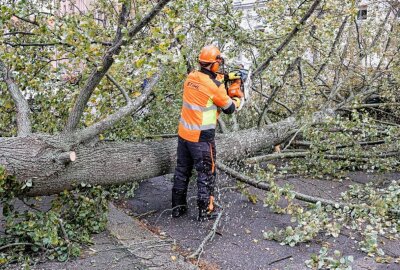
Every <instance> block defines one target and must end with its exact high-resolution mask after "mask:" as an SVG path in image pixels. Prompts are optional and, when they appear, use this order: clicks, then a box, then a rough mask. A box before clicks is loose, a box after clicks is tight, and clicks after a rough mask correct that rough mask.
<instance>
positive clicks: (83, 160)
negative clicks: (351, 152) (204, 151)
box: [0, 117, 299, 196]
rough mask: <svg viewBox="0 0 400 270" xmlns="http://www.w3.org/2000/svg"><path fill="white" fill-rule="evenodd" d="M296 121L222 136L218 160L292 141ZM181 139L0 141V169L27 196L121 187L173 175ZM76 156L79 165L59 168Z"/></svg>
mask: <svg viewBox="0 0 400 270" xmlns="http://www.w3.org/2000/svg"><path fill="white" fill-rule="evenodd" d="M298 125H299V124H298V122H297V121H296V119H295V118H294V117H290V118H287V119H285V120H283V121H280V122H277V123H274V124H272V125H268V126H265V127H264V128H263V129H260V130H257V129H250V130H243V131H238V132H235V133H229V134H223V135H220V136H218V137H217V138H216V144H217V154H218V159H221V160H233V159H242V158H244V157H247V156H249V155H251V154H253V153H255V152H257V151H260V150H262V149H263V148H266V147H271V146H272V145H275V144H278V143H280V142H282V141H283V140H285V139H287V138H288V137H290V136H291V135H292V134H293V133H294V132H295V130H296V129H297V128H298ZM176 142H177V140H176V138H173V139H165V140H163V141H149V142H142V143H139V142H98V143H97V144H96V145H94V146H93V145H91V146H89V145H82V144H81V145H78V146H77V147H75V148H73V149H67V148H68V143H66V142H65V141H63V137H61V136H58V137H56V136H51V137H50V136H49V137H46V136H40V135H30V136H27V137H12V138H0V165H2V166H4V167H5V168H6V170H7V172H8V173H9V174H12V175H15V176H16V178H17V179H18V181H21V182H24V181H28V180H31V181H32V183H33V186H32V188H30V189H29V190H28V191H27V194H28V195H31V196H36V195H50V194H55V193H58V192H61V191H63V190H64V189H71V188H73V187H74V185H76V184H80V183H81V182H85V183H90V184H92V185H112V184H122V183H125V182H130V181H140V180H143V179H148V178H151V177H156V176H160V175H164V174H167V173H170V172H173V169H174V167H175V164H176V157H175V155H176V146H177V143H176ZM66 151H74V152H75V153H76V160H75V161H74V162H69V163H63V162H59V157H60V155H62V154H63V153H65V152H66Z"/></svg>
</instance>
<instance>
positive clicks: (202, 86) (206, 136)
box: [178, 68, 235, 142]
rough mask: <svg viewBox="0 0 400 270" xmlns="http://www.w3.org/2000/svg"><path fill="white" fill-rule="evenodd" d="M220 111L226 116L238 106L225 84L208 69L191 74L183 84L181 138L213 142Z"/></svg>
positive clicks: (179, 129)
mask: <svg viewBox="0 0 400 270" xmlns="http://www.w3.org/2000/svg"><path fill="white" fill-rule="evenodd" d="M218 108H221V109H222V111H223V112H224V113H227V114H231V113H233V112H234V111H235V104H234V103H233V102H232V99H231V98H230V97H229V96H228V95H227V93H226V89H225V86H224V84H223V83H221V82H220V81H218V80H217V79H216V74H215V73H213V72H211V71H209V70H207V69H204V68H202V69H201V70H200V71H193V72H191V73H190V74H189V75H188V77H187V79H186V81H185V83H184V85H183V104H182V110H181V118H180V120H179V127H178V135H179V137H181V138H183V139H185V140H187V141H191V142H201V141H211V140H213V139H214V137H215V127H216V125H217V118H218V115H219V111H218Z"/></svg>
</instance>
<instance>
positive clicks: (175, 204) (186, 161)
mask: <svg viewBox="0 0 400 270" xmlns="http://www.w3.org/2000/svg"><path fill="white" fill-rule="evenodd" d="M187 143H188V142H186V141H185V140H183V139H181V138H178V149H177V164H176V168H175V174H174V185H173V187H172V217H180V216H181V215H183V214H185V213H186V211H187V201H186V195H187V188H188V184H189V178H190V176H191V175H192V169H193V159H192V157H191V155H190V151H189V149H188V148H187Z"/></svg>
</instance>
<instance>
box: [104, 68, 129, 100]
mask: <svg viewBox="0 0 400 270" xmlns="http://www.w3.org/2000/svg"><path fill="white" fill-rule="evenodd" d="M106 77H107V79H109V80H110V82H112V84H114V85H115V87H117V88H118V90H119V91H120V92H121V94H122V95H123V96H124V98H125V101H126V103H128V104H129V103H131V102H132V100H131V98H130V97H129V95H128V93H127V92H126V91H125V89H124V88H122V86H121V85H119V84H118V82H117V81H116V80H115V79H114V78H113V77H112V76H111V75H109V74H106Z"/></svg>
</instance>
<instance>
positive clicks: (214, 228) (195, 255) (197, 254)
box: [187, 209, 224, 259]
mask: <svg viewBox="0 0 400 270" xmlns="http://www.w3.org/2000/svg"><path fill="white" fill-rule="evenodd" d="M223 212H224V210H223V209H221V211H220V212H219V213H218V216H217V218H216V219H215V222H214V225H213V226H212V228H211V230H210V232H209V233H208V234H207V236H206V237H205V238H204V239H203V241H202V242H201V244H200V246H199V247H198V248H197V250H196V251H195V252H193V253H192V254H190V255H189V256H188V257H187V258H188V259H195V258H198V257H200V255H201V254H202V253H203V251H204V246H205V244H207V242H208V241H211V240H212V239H213V238H214V235H215V233H216V231H217V227H218V224H219V221H220V220H221V217H222V214H223Z"/></svg>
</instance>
